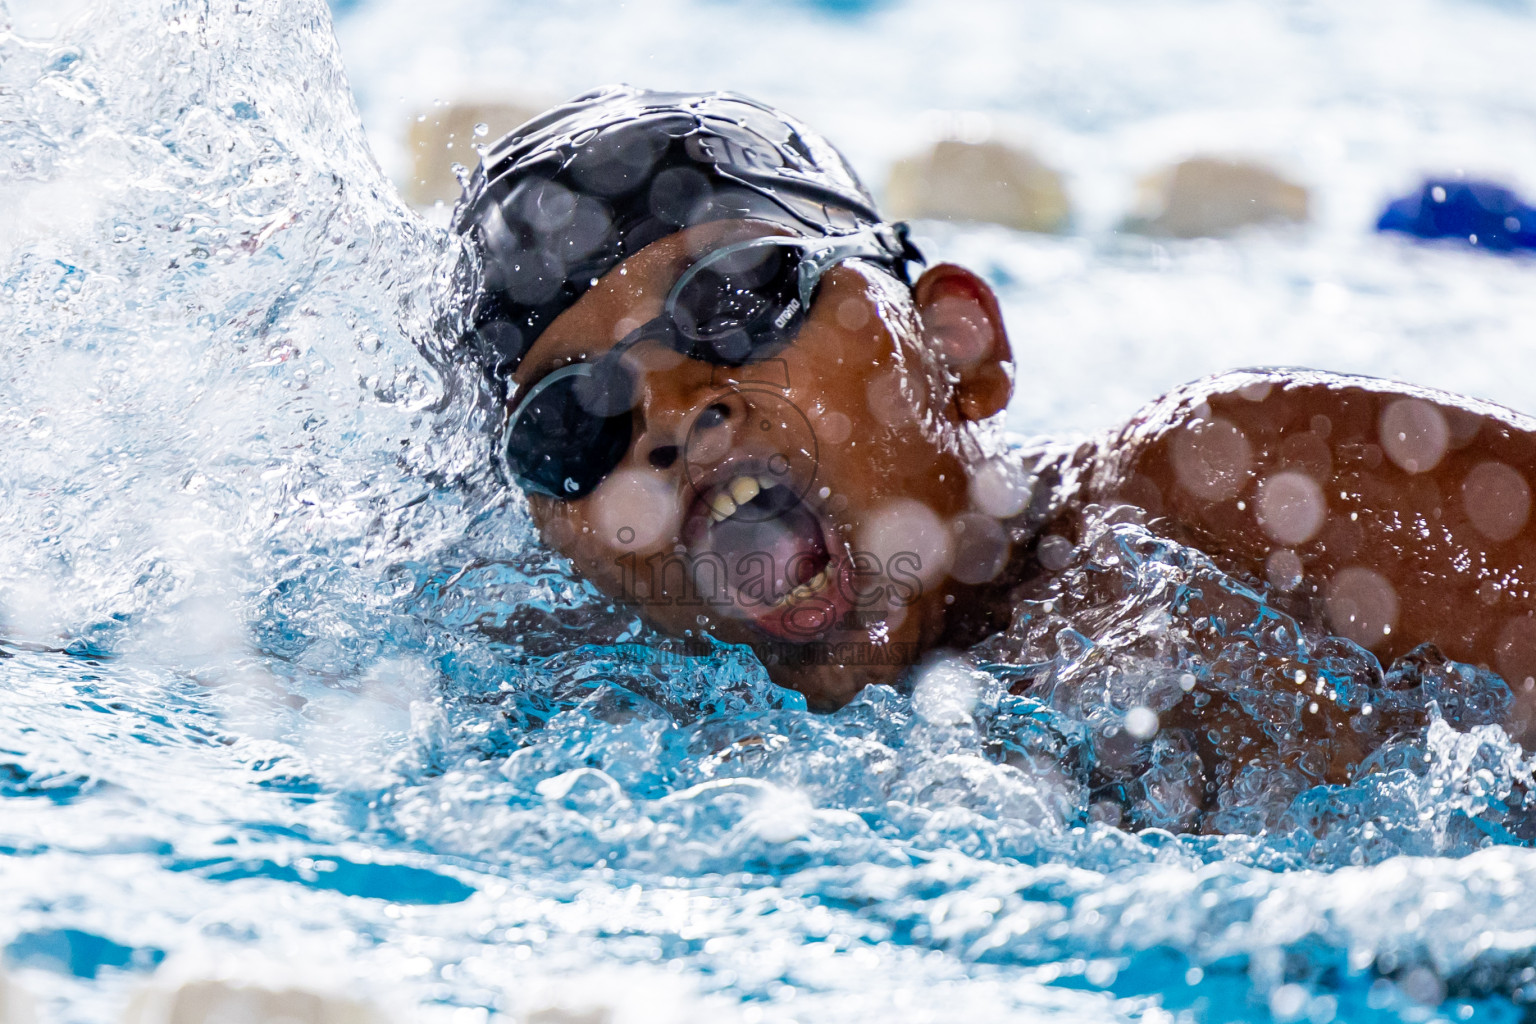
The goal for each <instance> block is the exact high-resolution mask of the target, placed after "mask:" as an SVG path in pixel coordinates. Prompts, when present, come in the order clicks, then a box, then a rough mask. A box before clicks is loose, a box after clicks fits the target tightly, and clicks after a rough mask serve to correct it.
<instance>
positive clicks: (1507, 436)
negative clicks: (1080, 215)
mask: <svg viewBox="0 0 1536 1024" xmlns="http://www.w3.org/2000/svg"><path fill="white" fill-rule="evenodd" d="M1532 481H1536V420H1532V419H1531V418H1529V417H1526V416H1523V415H1521V414H1518V413H1515V412H1512V411H1511V410H1508V409H1505V408H1502V407H1500V406H1496V405H1493V404H1491V403H1485V402H1478V401H1474V400H1471V399H1465V398H1460V397H1458V396H1454V395H1451V394H1448V393H1445V392H1438V391H1433V390H1429V389H1423V388H1415V387H1411V386H1409V385H1405V384H1396V383H1392V382H1388V381H1381V380H1376V379H1373V378H1365V377H1349V376H1343V375H1337V374H1326V373H1319V372H1316V371H1276V370H1270V371H1242V372H1236V373H1229V374H1223V375H1220V376H1217V377H1213V378H1208V379H1206V380H1203V381H1199V382H1196V383H1195V384H1192V385H1189V386H1187V387H1185V388H1182V389H1180V390H1178V391H1176V392H1174V393H1172V394H1170V395H1168V396H1166V397H1165V398H1163V399H1160V400H1159V401H1157V402H1155V403H1153V404H1152V405H1150V406H1148V407H1147V408H1146V409H1144V410H1142V412H1141V413H1139V414H1138V415H1137V416H1136V417H1135V418H1134V419H1133V420H1132V421H1131V423H1130V424H1128V425H1127V426H1126V427H1125V429H1124V430H1122V431H1120V432H1119V433H1118V434H1116V435H1115V436H1114V437H1112V438H1111V439H1110V440H1109V441H1107V442H1106V443H1105V444H1104V445H1103V446H1102V448H1101V451H1100V457H1099V459H1098V460H1097V463H1096V466H1095V470H1094V472H1093V474H1092V476H1091V478H1090V480H1089V482H1088V485H1087V488H1086V489H1085V497H1086V498H1088V499H1089V500H1093V501H1099V502H1125V503H1129V504H1134V505H1137V506H1140V507H1141V508H1144V509H1146V510H1147V511H1148V512H1150V513H1152V514H1153V515H1154V516H1158V517H1161V519H1162V522H1163V525H1164V530H1165V531H1166V532H1167V533H1169V534H1170V535H1171V536H1173V537H1174V538H1175V539H1177V540H1179V541H1181V542H1183V543H1187V544H1190V545H1191V546H1193V547H1197V548H1200V549H1201V550H1204V551H1206V552H1207V553H1209V554H1211V555H1212V556H1213V557H1215V558H1216V559H1217V561H1218V562H1219V563H1221V564H1222V565H1223V567H1224V568H1226V569H1228V570H1230V571H1236V572H1239V573H1243V574H1246V575H1248V576H1251V577H1254V578H1257V579H1259V580H1261V581H1265V582H1267V583H1268V584H1269V585H1270V586H1271V587H1272V588H1273V592H1274V593H1276V594H1277V597H1276V601H1277V603H1280V604H1282V606H1284V607H1286V608H1287V609H1288V610H1290V611H1293V612H1294V613H1297V614H1298V615H1300V616H1301V617H1302V618H1304V619H1310V620H1311V621H1314V622H1318V623H1319V624H1321V625H1324V626H1326V627H1327V628H1328V629H1330V630H1331V631H1333V632H1335V633H1338V634H1340V635H1343V636H1346V637H1349V638H1350V639H1352V640H1355V641H1357V642H1359V643H1360V644H1361V645H1362V646H1365V647H1367V648H1368V649H1370V650H1371V651H1373V652H1375V653H1376V654H1377V655H1378V656H1379V657H1381V658H1382V659H1383V661H1387V660H1390V659H1392V658H1395V657H1397V656H1399V655H1402V654H1404V653H1406V652H1407V651H1409V650H1411V649H1412V648H1414V647H1416V646H1418V645H1419V644H1421V643H1425V642H1433V643H1435V644H1436V645H1438V646H1439V647H1440V649H1441V650H1442V651H1444V652H1445V653H1446V654H1447V655H1448V656H1450V657H1452V658H1455V659H1457V660H1460V661H1466V662H1470V663H1473V664H1483V665H1487V666H1489V667H1491V668H1493V669H1494V670H1495V671H1498V672H1499V673H1500V674H1501V675H1503V676H1504V678H1505V680H1506V681H1507V682H1509V684H1510V686H1511V689H1513V690H1514V692H1515V694H1516V703H1517V707H1518V709H1519V710H1518V714H1519V716H1520V719H1521V720H1520V722H1518V723H1515V727H1516V730H1517V732H1523V731H1524V730H1525V728H1526V725H1527V723H1532V724H1536V522H1532V517H1531V514H1530V513H1531V511H1532V509H1531V488H1532ZM1527 680H1530V681H1531V682H1529V683H1527Z"/></svg>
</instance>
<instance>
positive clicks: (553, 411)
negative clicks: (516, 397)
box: [505, 363, 633, 501]
mask: <svg viewBox="0 0 1536 1024" xmlns="http://www.w3.org/2000/svg"><path fill="white" fill-rule="evenodd" d="M566 369H567V370H570V371H573V372H570V373H563V374H562V375H561V376H559V377H556V376H555V375H554V374H551V375H550V377H548V378H545V380H543V381H540V383H539V386H538V389H537V391H536V392H535V393H533V394H531V395H529V397H528V398H526V399H525V400H524V401H523V404H522V405H521V406H519V408H518V411H517V415H516V416H515V417H514V418H513V421H512V423H511V424H510V426H509V429H508V431H507V436H506V447H505V455H506V459H507V468H508V469H509V470H510V471H511V472H512V475H513V476H514V477H516V478H517V479H518V480H519V481H520V482H521V483H522V484H523V486H525V487H528V488H530V489H533V490H537V491H541V492H543V493H545V494H549V495H552V496H554V497H556V498H563V499H566V500H569V501H573V500H575V499H577V498H583V497H586V496H587V495H588V494H590V493H592V491H593V490H594V489H596V487H597V485H598V484H599V483H601V482H602V480H603V478H604V477H605V476H607V475H608V474H609V473H611V472H613V469H614V467H615V466H617V465H618V464H619V463H620V462H622V461H623V459H624V453H625V452H627V451H628V450H629V442H630V436H631V433H632V429H633V428H632V425H631V418H632V417H631V412H630V410H631V408H632V406H633V399H632V395H633V381H632V379H631V378H630V376H629V373H628V371H626V370H625V369H624V368H623V367H622V366H621V365H620V364H617V363H614V364H611V365H610V366H608V367H605V368H604V370H603V371H601V372H594V371H593V369H592V367H590V366H588V365H586V364H579V365H577V366H572V367H567V368H566ZM557 372H560V371H557Z"/></svg>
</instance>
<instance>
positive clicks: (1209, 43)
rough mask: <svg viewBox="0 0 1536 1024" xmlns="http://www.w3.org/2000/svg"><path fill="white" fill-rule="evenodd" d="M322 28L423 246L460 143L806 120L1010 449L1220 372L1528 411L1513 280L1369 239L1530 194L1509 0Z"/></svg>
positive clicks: (440, 7)
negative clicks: (1253, 369)
mask: <svg viewBox="0 0 1536 1024" xmlns="http://www.w3.org/2000/svg"><path fill="white" fill-rule="evenodd" d="M333 11H334V14H335V18H336V26H337V33H338V36H339V38H340V41H341V46H342V51H343V56H344V59H345V62H346V66H347V68H348V72H349V74H350V76H351V81H352V85H353V88H354V89H355V91H356V94H357V99H358V103H359V105H360V107H361V110H362V113H363V117H364V121H365V124H366V126H367V130H368V133H369V137H370V140H371V142H372V145H373V148H374V150H375V152H376V154H377V156H378V159H379V160H380V162H381V163H382V164H383V166H384V168H385V170H386V171H387V172H388V173H389V174H390V175H391V176H392V177H393V179H394V180H395V181H396V182H397V183H398V184H399V185H400V187H401V188H402V190H403V192H404V193H405V194H406V195H407V197H408V198H410V199H411V200H412V201H413V202H415V203H416V204H418V205H419V206H420V207H421V208H422V209H423V210H424V211H425V212H426V213H427V215H428V216H429V217H434V218H436V219H437V220H438V221H439V222H440V223H442V222H446V215H447V207H449V206H451V203H452V197H453V196H454V195H456V193H457V185H456V183H455V182H454V181H453V179H452V176H451V172H450V170H449V168H450V166H451V164H452V163H453V162H454V161H458V162H461V163H463V164H466V165H469V166H473V163H474V161H475V156H474V153H473V150H472V146H473V144H474V142H475V141H476V140H475V139H474V138H473V136H472V127H473V125H474V124H475V123H477V122H478V123H484V124H486V126H487V131H488V137H494V136H495V135H496V134H499V133H500V132H502V131H505V130H506V129H507V128H509V127H511V126H512V123H514V122H515V120H516V118H517V116H519V115H520V113H521V112H532V111H537V110H540V109H543V108H544V107H545V106H547V105H549V104H552V103H554V102H557V101H559V100H560V99H562V98H565V97H568V96H570V95H573V94H575V93H578V92H580V91H582V90H585V89H588V88H590V87H592V86H595V85H599V84H603V83H608V82H629V83H632V84H637V85H644V86H648V87H652V88H664V89H715V88H722V89H733V90H738V91H741V92H745V93H748V94H750V95H752V96H755V97H758V98H760V99H763V100H765V101H767V102H770V103H773V104H776V105H779V106H782V107H783V108H784V109H786V110H788V111H790V112H792V113H795V114H797V115H799V116H800V117H802V118H803V119H805V120H807V121H809V122H810V123H811V124H812V125H813V126H815V127H817V128H819V129H820V130H822V131H823V132H825V133H826V134H827V135H828V136H829V137H830V138H831V139H832V140H833V141H834V142H835V143H836V144H837V145H839V146H840V147H841V148H842V149H843V150H844V152H845V153H846V154H847V155H848V156H849V157H850V158H851V160H852V162H853V163H854V165H855V166H856V167H857V168H858V169H859V171H860V172H861V174H863V176H864V177H865V179H866V182H867V183H868V184H869V185H870V187H871V188H872V189H873V190H874V191H875V192H876V194H877V195H879V196H880V197H881V198H882V200H883V201H884V202H886V204H887V207H888V212H891V213H894V214H897V215H905V216H918V217H926V218H927V219H924V220H922V221H921V223H920V225H919V234H920V236H921V237H922V238H923V239H924V240H925V242H926V248H927V249H928V250H929V252H930V255H931V256H932V257H934V258H938V259H955V260H958V261H961V262H965V263H967V264H969V265H971V266H973V267H975V268H976V269H978V270H980V271H981V272H983V273H984V274H985V275H986V276H987V277H988V278H989V279H990V280H991V281H992V282H993V283H994V285H995V286H996V287H997V288H998V290H999V293H1000V295H1001V296H1002V299H1003V303H1004V307H1005V310H1006V313H1007V316H1008V319H1009V323H1010V326H1011V330H1012V333H1013V336H1014V343H1015V348H1016V352H1017V354H1018V356H1019V359H1020V384H1021V388H1020V393H1019V396H1018V398H1017V399H1016V401H1015V403H1014V406H1013V408H1012V410H1011V414H1010V425H1011V426H1012V427H1013V428H1015V429H1017V430H1020V431H1023V432H1026V433H1037V432H1048V433H1060V432H1073V431H1089V430H1095V429H1099V428H1102V427H1105V426H1108V425H1110V424H1113V423H1117V422H1119V421H1121V420H1123V419H1124V418H1125V417H1126V416H1128V415H1129V414H1131V413H1132V412H1133V411H1134V410H1135V409H1136V408H1137V407H1138V406H1140V405H1141V404H1142V403H1144V402H1146V401H1148V400H1150V399H1151V398H1153V397H1154V396H1155V395H1157V394H1159V393H1161V392H1162V391H1164V390H1166V389H1167V388H1169V387H1172V386H1174V385H1176V384H1178V383H1181V382H1183V381H1186V380H1189V379H1192V378H1194V377H1198V376H1201V375H1203V374H1206V373H1211V372H1215V371H1218V370H1221V369H1226V368H1230V367H1235V366H1246V365H1277V364H1278V365H1287V364H1290V365H1307V366H1316V367H1322V368H1328V369H1335V370H1340V371H1347V372H1356V373H1368V374H1374V375H1379V376H1392V377H1398V378H1403V379H1407V380H1411V381H1414V382H1416V383H1420V384H1425V385H1430V386H1437V387H1443V388H1447V389H1451V390H1455V391H1460V392H1464V393H1468V394H1473V395H1477V396H1480V397H1485V398H1489V399H1493V400H1495V401H1500V402H1503V403H1505V404H1508V405H1512V406H1515V407H1516V408H1520V409H1524V410H1531V411H1536V383H1533V382H1532V375H1531V374H1530V373H1529V372H1528V371H1529V370H1530V368H1531V351H1532V344H1531V339H1532V331H1533V324H1536V289H1533V288H1532V284H1533V281H1536V278H1533V271H1536V266H1532V264H1531V263H1530V261H1529V259H1528V258H1527V257H1520V256H1514V257H1511V256H1508V255H1496V254H1489V253H1487V252H1484V251H1479V250H1478V249H1476V248H1474V247H1473V246H1470V245H1468V244H1465V240H1463V242H1461V243H1457V242H1455V241H1452V242H1440V243H1433V244H1425V243H1421V242H1419V243H1416V242H1414V241H1412V240H1410V239H1408V238H1406V237H1405V236H1402V235H1399V234H1390V235H1379V234H1377V233H1376V232H1375V230H1374V228H1375V225H1376V221H1377V218H1378V217H1379V216H1380V214H1381V212H1382V211H1383V209H1384V208H1385V206H1386V204H1387V203H1388V202H1389V201H1390V200H1392V199H1395V198H1400V197H1405V196H1413V195H1417V194H1418V193H1419V192H1420V190H1421V189H1422V187H1423V184H1424V182H1425V179H1426V178H1427V177H1433V178H1436V179H1448V180H1456V179H1458V178H1461V177H1467V178H1473V179H1487V180H1491V181H1495V182H1498V183H1501V184H1503V185H1505V186H1508V187H1509V188H1511V189H1513V190H1514V192H1515V193H1516V194H1519V195H1523V196H1525V197H1526V198H1528V199H1529V198H1531V197H1533V196H1536V84H1533V79H1532V77H1531V75H1530V73H1529V70H1528V67H1529V64H1528V61H1529V55H1530V54H1531V53H1533V52H1536V6H1533V5H1532V4H1531V3H1529V2H1525V0H1391V2H1387V0H1357V2H1352V3H1349V4H1330V3H1322V2H1314V0H1224V2H1213V0H1134V2H1132V0H1082V2H1076V3H1072V4H1060V3H1048V2H1039V0H963V2H957V0H750V2H749V0H630V2H618V0H580V2H576V0H537V2H535V0H442V2H439V3H436V4H433V5H432V6H431V8H430V13H429V12H428V9H427V8H425V7H424V6H423V5H421V4H419V3H417V2H416V0H333ZM498 108H499V109H498ZM955 144H958V145H955ZM936 145H937V148H935V147H936ZM946 146H947V148H946ZM1191 158H1196V159H1195V162H1194V163H1193V164H1186V165H1185V166H1182V167H1181V166H1180V164H1181V162H1184V161H1189V160H1190V159H1191ZM999 182H1001V183H1002V186H1003V192H1004V193H1005V194H1003V195H1002V196H1001V197H999V196H998V195H996V194H993V193H996V191H997V188H998V183H999ZM989 190H990V191H989ZM439 200H445V201H446V205H444V206H440V207H438V208H436V209H435V210H434V208H433V203H434V202H436V201H439ZM1250 221H1251V222H1256V223H1248V222H1250ZM1022 228H1030V229H1034V230H1021V229H1022ZM1183 236H1191V237H1183Z"/></svg>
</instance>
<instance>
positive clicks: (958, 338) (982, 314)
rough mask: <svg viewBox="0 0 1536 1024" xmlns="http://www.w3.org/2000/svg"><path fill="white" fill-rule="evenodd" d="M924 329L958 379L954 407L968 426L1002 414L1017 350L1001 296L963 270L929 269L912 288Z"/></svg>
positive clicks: (947, 265) (942, 265) (951, 266)
mask: <svg viewBox="0 0 1536 1024" xmlns="http://www.w3.org/2000/svg"><path fill="white" fill-rule="evenodd" d="M912 301H913V303H914V304H915V305H916V306H917V313H918V316H920V317H921V318H922V321H923V331H924V333H925V334H926V335H927V336H928V339H929V341H930V342H931V343H932V344H933V345H934V347H935V348H936V349H937V350H938V352H939V354H940V357H941V358H942V359H943V360H944V364H945V365H946V366H948V367H949V369H950V371H951V372H952V373H954V375H955V378H956V384H955V407H956V409H957V410H958V411H959V414H960V417H961V418H962V419H965V420H969V421H970V422H973V423H974V422H977V421H979V420H984V419H986V418H987V417H988V416H992V415H994V414H996V413H999V412H1002V411H1003V410H1004V409H1006V408H1007V407H1008V399H1009V398H1011V397H1012V396H1013V349H1012V348H1010V347H1009V345H1008V334H1007V332H1006V331H1005V330H1004V329H1003V314H1002V311H1001V310H1000V309H999V308H998V305H997V296H996V295H994V294H992V289H991V288H989V287H988V286H987V283H986V282H985V281H983V280H982V279H981V278H979V277H977V276H976V275H975V274H973V273H971V272H970V271H969V270H966V269H965V268H964V267H957V266H955V265H954V264H953V263H940V264H938V265H936V266H933V267H929V268H928V270H927V271H926V272H924V274H923V276H922V277H920V278H918V279H917V283H916V284H914V285H913V286H912Z"/></svg>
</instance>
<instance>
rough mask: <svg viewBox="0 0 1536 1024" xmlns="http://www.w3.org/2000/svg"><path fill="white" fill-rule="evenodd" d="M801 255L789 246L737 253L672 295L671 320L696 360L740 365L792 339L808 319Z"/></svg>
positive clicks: (713, 264)
mask: <svg viewBox="0 0 1536 1024" xmlns="http://www.w3.org/2000/svg"><path fill="white" fill-rule="evenodd" d="M800 261H801V252H800V250H799V249H798V248H792V247H790V246H786V245H775V244H771V243H769V244H763V245H757V246H752V247H750V248H742V249H737V250H735V251H732V252H729V253H727V254H726V255H724V256H723V257H721V258H720V259H716V260H712V261H710V262H709V263H707V264H705V265H703V266H700V267H699V268H698V269H697V270H696V271H694V272H693V273H692V274H690V275H689V276H688V278H687V280H686V281H684V282H683V284H682V286H681V287H680V288H679V289H678V290H677V291H676V292H675V293H674V294H673V296H672V308H671V310H670V312H671V314H672V322H673V324H674V326H675V328H676V331H677V334H678V336H679V337H680V338H681V339H682V340H683V341H684V342H685V345H684V346H680V347H683V348H685V350H686V353H687V354H688V355H689V356H692V357H693V358H695V359H702V360H704V361H705V362H709V363H716V364H719V365H724V366H737V365H740V364H742V363H746V362H750V361H752V360H753V359H755V358H758V359H760V358H763V357H764V356H765V355H766V354H767V352H768V351H769V350H771V349H773V348H776V347H778V346H779V345H781V344H783V343H784V342H786V341H788V340H789V339H790V338H792V337H793V336H794V334H795V331H796V329H797V328H798V327H799V326H800V321H801V320H802V319H804V313H805V311H804V310H803V309H802V308H801V303H800V297H799V285H800Z"/></svg>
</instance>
